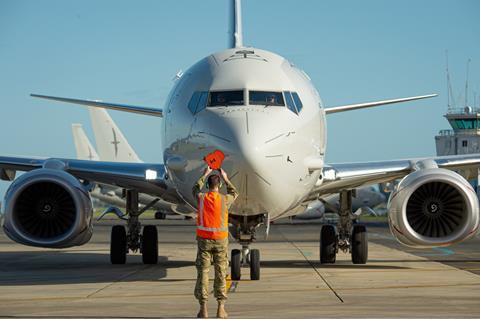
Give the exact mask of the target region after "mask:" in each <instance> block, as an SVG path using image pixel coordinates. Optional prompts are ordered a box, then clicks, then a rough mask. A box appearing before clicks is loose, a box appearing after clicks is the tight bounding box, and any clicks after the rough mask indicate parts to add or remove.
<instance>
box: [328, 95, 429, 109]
mask: <svg viewBox="0 0 480 319" xmlns="http://www.w3.org/2000/svg"><path fill="white" fill-rule="evenodd" d="M435 96H438V94H428V95H420V96H412V97H405V98H401V99H393V100H383V101H376V102H367V103H359V104H349V105H341V106H335V107H329V108H326V109H325V114H333V113H339V112H346V111H352V110H358V109H364V108H368V107H374V106H379V105H386V104H394V103H401V102H408V101H414V100H421V99H428V98H431V97H435Z"/></svg>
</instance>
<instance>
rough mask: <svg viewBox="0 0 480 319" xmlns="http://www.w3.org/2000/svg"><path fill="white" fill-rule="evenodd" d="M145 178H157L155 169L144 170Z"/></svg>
mask: <svg viewBox="0 0 480 319" xmlns="http://www.w3.org/2000/svg"><path fill="white" fill-rule="evenodd" d="M145 179H146V180H153V179H157V171H155V170H153V169H147V170H146V171H145Z"/></svg>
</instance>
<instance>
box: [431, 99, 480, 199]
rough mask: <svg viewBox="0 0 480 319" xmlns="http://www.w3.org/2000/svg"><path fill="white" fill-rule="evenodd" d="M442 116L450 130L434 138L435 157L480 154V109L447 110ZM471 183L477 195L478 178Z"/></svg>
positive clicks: (443, 131) (441, 132)
mask: <svg viewBox="0 0 480 319" xmlns="http://www.w3.org/2000/svg"><path fill="white" fill-rule="evenodd" d="M444 116H445V118H446V119H447V121H448V123H450V126H451V127H452V129H449V130H441V131H440V132H439V135H437V136H435V144H436V150H437V155H438V156H443V155H461V154H473V153H480V108H472V107H470V106H467V107H464V108H449V109H448V111H447V114H445V115H444ZM472 183H473V186H474V187H475V189H476V190H477V193H478V188H477V185H478V178H477V179H476V180H474V181H472Z"/></svg>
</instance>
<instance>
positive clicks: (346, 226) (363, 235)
mask: <svg viewBox="0 0 480 319" xmlns="http://www.w3.org/2000/svg"><path fill="white" fill-rule="evenodd" d="M352 196H354V191H352V190H346V191H342V192H340V199H339V201H340V209H339V210H338V217H339V218H338V223H337V229H335V227H334V226H333V225H324V226H323V227H322V229H321V231H320V263H322V264H333V263H335V260H336V254H337V253H338V251H339V250H342V251H343V252H345V253H348V252H349V253H350V254H351V256H352V262H353V263H354V264H365V263H366V262H367V259H368V239H367V228H366V227H365V225H360V224H355V225H354V224H353V223H352V219H353V217H352V216H353V214H352ZM337 231H338V232H337Z"/></svg>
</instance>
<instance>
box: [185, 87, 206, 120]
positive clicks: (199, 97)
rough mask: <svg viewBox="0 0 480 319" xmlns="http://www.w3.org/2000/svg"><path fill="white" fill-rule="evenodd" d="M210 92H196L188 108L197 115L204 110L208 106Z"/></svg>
mask: <svg viewBox="0 0 480 319" xmlns="http://www.w3.org/2000/svg"><path fill="white" fill-rule="evenodd" d="M207 97H208V92H198V91H197V92H194V93H193V95H192V98H191V99H190V102H188V108H189V109H190V111H191V112H192V113H193V114H194V115H195V114H197V113H198V112H200V111H201V110H203V109H204V108H205V107H206V105H207Z"/></svg>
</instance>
